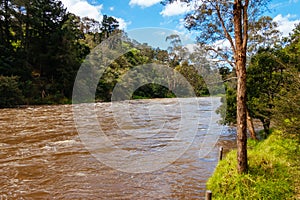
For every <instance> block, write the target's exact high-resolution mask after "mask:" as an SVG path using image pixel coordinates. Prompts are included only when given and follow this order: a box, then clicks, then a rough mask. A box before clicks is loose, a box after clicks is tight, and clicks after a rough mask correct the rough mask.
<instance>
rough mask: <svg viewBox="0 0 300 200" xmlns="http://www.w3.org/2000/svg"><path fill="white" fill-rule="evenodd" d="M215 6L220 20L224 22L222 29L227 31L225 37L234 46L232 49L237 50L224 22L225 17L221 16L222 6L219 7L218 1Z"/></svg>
mask: <svg viewBox="0 0 300 200" xmlns="http://www.w3.org/2000/svg"><path fill="white" fill-rule="evenodd" d="M215 8H216V11H217V15H218V18H219V20H220V22H221V24H222V29H223V31H224V33H225V37H226V38H227V40H228V41H229V43H230V46H231V48H232V51H233V52H235V46H234V43H233V40H232V37H231V36H230V34H229V33H228V30H227V29H226V26H225V22H224V19H223V18H222V16H221V11H220V7H219V4H218V3H216V7H215Z"/></svg>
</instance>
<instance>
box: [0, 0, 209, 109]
mask: <svg viewBox="0 0 300 200" xmlns="http://www.w3.org/2000/svg"><path fill="white" fill-rule="evenodd" d="M0 8H1V9H0V52H1V55H0V76H1V82H0V107H12V106H15V105H20V104H53V103H55V104H56V103H70V102H71V98H72V90H73V84H74V80H75V77H76V74H77V71H78V69H79V67H80V65H81V64H82V62H83V61H84V60H85V57H86V56H87V55H88V54H89V53H90V52H91V50H92V49H93V48H95V47H96V46H97V45H99V44H100V43H101V42H102V41H104V40H106V39H107V38H109V37H110V36H111V35H114V34H117V33H119V34H120V33H121V34H124V35H126V33H124V32H123V31H122V30H119V22H118V21H117V20H116V19H115V18H113V17H110V16H107V15H104V16H103V19H102V21H101V22H98V21H96V20H94V19H90V18H87V17H85V18H80V17H78V16H76V15H74V14H72V13H69V12H67V11H66V8H64V6H63V4H62V3H61V2H60V1H58V0H43V1H35V0H25V1H12V0H3V1H1V2H0ZM169 39H170V43H171V41H174V40H173V39H174V38H172V37H171V38H169ZM175 39H176V37H175ZM132 42H135V43H136V41H132ZM176 42H177V43H178V40H176ZM128 45H129V46H130V45H131V44H128ZM135 46H136V45H135ZM138 46H140V47H141V48H134V49H132V50H131V51H130V52H128V53H127V54H126V55H122V56H121V57H120V58H118V59H117V60H116V61H115V62H113V63H112V64H111V65H110V66H109V67H108V69H107V70H106V72H105V73H104V76H103V77H102V79H101V80H99V85H98V88H97V93H96V100H99V101H109V100H110V98H111V93H112V90H113V88H114V86H115V84H116V83H117V81H118V80H119V78H120V77H121V76H122V74H124V73H126V71H128V70H129V69H131V68H132V67H134V66H137V65H141V64H145V63H151V62H157V63H164V64H169V65H170V66H171V67H172V68H174V69H175V68H177V70H179V71H180V70H181V71H184V72H185V74H186V76H187V78H188V79H191V80H193V83H192V84H193V86H195V92H196V94H197V95H207V94H208V90H207V88H206V86H205V84H204V82H203V79H202V78H201V77H200V76H199V75H197V73H196V74H195V73H194V72H195V69H194V68H192V67H191V66H189V64H188V63H185V64H184V65H181V63H182V60H180V59H179V58H178V57H176V56H174V52H171V51H167V50H161V49H159V48H153V47H150V46H148V45H147V44H138ZM171 46H172V45H171ZM172 53H173V54H172ZM187 69H188V70H187ZM191 74H194V75H195V77H196V78H195V77H192V76H191ZM172 96H174V94H172V92H171V91H170V90H169V89H167V88H164V87H163V86H159V85H156V84H148V85H146V86H144V87H143V88H140V89H139V90H138V91H136V92H135V94H134V98H144V97H147V98H150V97H172Z"/></svg>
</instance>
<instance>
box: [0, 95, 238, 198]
mask: <svg viewBox="0 0 300 200" xmlns="http://www.w3.org/2000/svg"><path fill="white" fill-rule="evenodd" d="M190 101H193V102H195V99H185V100H184V101H181V102H179V100H178V99H176V98H174V99H153V100H135V101H129V103H128V104H127V110H126V112H125V111H123V110H122V109H123V107H122V104H112V103H96V104H93V106H94V107H95V109H96V113H97V120H98V122H99V126H100V127H101V130H102V133H103V134H104V135H105V136H106V139H108V140H109V141H110V142H111V143H112V144H114V145H115V146H118V148H119V149H122V152H125V153H126V154H124V155H126V156H127V157H126V156H125V157H124V156H122V159H123V160H122V161H120V162H119V161H118V159H119V158H118V157H115V156H113V155H115V154H114V153H112V151H115V150H116V149H112V148H108V147H106V146H105V145H102V144H101V142H100V143H99V144H98V145H99V148H101V154H97V152H96V151H94V152H93V151H91V149H90V147H89V144H87V140H86V138H85V135H84V134H85V132H87V133H88V132H90V128H91V126H88V125H86V126H85V125H84V121H83V120H81V121H80V125H78V124H76V123H75V122H76V121H75V120H74V119H75V118H76V116H75V117H74V112H73V111H74V109H73V105H55V106H29V107H26V108H18V109H1V110H0V188H1V189H0V199H204V196H205V195H204V193H205V190H206V186H205V183H206V181H207V179H208V178H209V177H210V176H211V174H212V173H213V171H214V168H215V166H216V164H217V162H218V160H217V159H218V148H219V147H220V146H223V147H224V149H225V151H229V150H230V149H232V148H235V131H234V130H233V129H230V128H228V127H221V126H220V125H218V124H217V121H218V120H219V117H218V116H217V115H216V114H215V112H214V110H215V109H216V107H217V106H219V105H220V98H217V97H216V98H210V97H207V98H197V99H196V101H197V105H195V104H193V105H192V104H191V103H190ZM128 105H129V107H128ZM82 106H84V105H82ZM195 106H196V107H195ZM128 109H129V111H128ZM183 111H184V112H185V113H184V112H183ZM126 113H127V114H126ZM128 113H129V114H128ZM186 113H189V115H188V117H187V118H185V119H184V120H183V121H182V120H181V119H183V118H184V117H185V115H186ZM77 114H78V113H77ZM82 115H83V116H81V118H80V119H85V117H86V118H87V119H88V118H89V116H85V114H84V113H82ZM129 118H130V120H128V119H129ZM195 120H196V123H195ZM182 122H184V123H182ZM77 123H78V121H77ZM87 123H89V121H88V120H87ZM195 124H196V126H195ZM85 129H86V130H85ZM191 130H193V131H195V130H196V131H195V132H190V133H189V131H191ZM179 131H180V132H181V133H182V134H183V136H186V135H188V137H189V138H188V140H187V141H184V142H185V143H183V141H180V139H181V137H179V139H178V138H177V139H176V140H174V139H172V138H174V137H175V138H176V134H177V133H178V132H179ZM209 134H212V135H214V136H213V137H211V136H209ZM183 140H184V139H183ZM170 141H172V142H173V143H172V144H173V145H174V146H172V147H171V148H167V147H168V145H169V144H170ZM174 141H175V142H178V143H174ZM94 143H95V142H94ZM176 144H178V146H176ZM184 144H186V146H184ZM177 147H178V148H182V150H180V151H178V148H177ZM183 147H184V148H183ZM98 150H99V149H98ZM103 152H104V153H103ZM160 152H162V153H160ZM178 152H179V153H178ZM150 153H151V154H150ZM104 154H105V156H106V157H105V160H101V158H99V156H100V157H102V158H103V155H104ZM149 155H154V157H149ZM174 155H175V157H174ZM110 156H111V158H112V159H113V158H114V159H117V161H114V162H109V159H110ZM167 158H170V159H169V160H168V159H167ZM120 159H121V157H120ZM149 159H151V160H150V162H149ZM172 159H173V160H172ZM164 160H168V162H164V163H162V161H164ZM133 161H136V162H137V165H138V166H139V168H135V165H132V162H133ZM144 161H145V162H144ZM119 163H121V164H122V166H120V164H119ZM124 163H125V164H127V165H128V166H127V167H126V166H124V165H125V164H124ZM152 169H153V170H152Z"/></svg>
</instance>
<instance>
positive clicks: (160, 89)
mask: <svg viewBox="0 0 300 200" xmlns="http://www.w3.org/2000/svg"><path fill="white" fill-rule="evenodd" d="M172 97H176V96H175V95H174V94H173V93H172V92H171V91H170V90H169V89H168V88H166V87H164V86H161V85H158V84H153V83H150V84H146V85H144V86H142V87H140V88H138V89H137V90H136V91H134V93H133V95H132V99H144V98H172Z"/></svg>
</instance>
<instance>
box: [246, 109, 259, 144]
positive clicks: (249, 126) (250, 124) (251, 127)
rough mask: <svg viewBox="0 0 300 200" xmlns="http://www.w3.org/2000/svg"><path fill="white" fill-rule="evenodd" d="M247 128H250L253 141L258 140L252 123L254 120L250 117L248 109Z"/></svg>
mask: <svg viewBox="0 0 300 200" xmlns="http://www.w3.org/2000/svg"><path fill="white" fill-rule="evenodd" d="M247 127H248V130H249V133H250V136H251V138H252V139H253V140H258V139H257V137H256V133H255V130H254V126H253V121H252V118H251V117H250V115H249V111H248V109H247Z"/></svg>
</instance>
